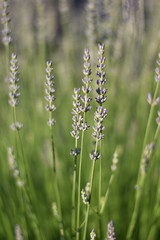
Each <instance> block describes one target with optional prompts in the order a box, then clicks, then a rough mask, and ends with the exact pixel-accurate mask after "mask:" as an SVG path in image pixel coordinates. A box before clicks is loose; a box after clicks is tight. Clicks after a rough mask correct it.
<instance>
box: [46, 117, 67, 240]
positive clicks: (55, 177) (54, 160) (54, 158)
mask: <svg viewBox="0 0 160 240" xmlns="http://www.w3.org/2000/svg"><path fill="white" fill-rule="evenodd" d="M51 116H52V113H50V116H49V117H50V119H51ZM50 130H51V146H52V160H53V180H54V192H55V196H56V202H57V208H58V214H59V230H60V236H61V240H63V239H65V238H64V225H63V220H62V207H61V199H60V193H59V186H58V181H57V174H56V156H55V147H54V138H53V126H51V128H50Z"/></svg>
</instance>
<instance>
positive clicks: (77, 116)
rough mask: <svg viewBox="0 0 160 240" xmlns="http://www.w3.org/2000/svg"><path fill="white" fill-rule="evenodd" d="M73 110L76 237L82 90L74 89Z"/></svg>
mask: <svg viewBox="0 0 160 240" xmlns="http://www.w3.org/2000/svg"><path fill="white" fill-rule="evenodd" d="M72 97H73V109H72V115H73V117H72V120H73V124H72V128H73V130H72V131H71V136H72V137H73V138H74V139H75V145H74V149H71V155H72V156H73V157H74V169H73V186H72V237H74V235H75V230H76V209H75V204H76V177H77V156H78V155H79V154H80V148H78V140H79V139H80V131H81V129H82V122H83V117H82V105H81V102H80V99H81V95H80V88H74V94H73V96H72Z"/></svg>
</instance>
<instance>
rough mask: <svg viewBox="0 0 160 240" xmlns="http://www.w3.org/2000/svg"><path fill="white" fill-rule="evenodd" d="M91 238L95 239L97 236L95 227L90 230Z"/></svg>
mask: <svg viewBox="0 0 160 240" xmlns="http://www.w3.org/2000/svg"><path fill="white" fill-rule="evenodd" d="M90 238H91V239H90V240H94V239H95V238H96V232H95V229H94V228H93V229H92V231H91V232H90Z"/></svg>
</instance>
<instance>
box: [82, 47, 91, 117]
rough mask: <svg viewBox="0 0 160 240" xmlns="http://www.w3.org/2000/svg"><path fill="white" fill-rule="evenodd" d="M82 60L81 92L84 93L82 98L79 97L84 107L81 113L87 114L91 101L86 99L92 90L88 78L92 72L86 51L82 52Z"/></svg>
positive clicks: (87, 51)
mask: <svg viewBox="0 0 160 240" xmlns="http://www.w3.org/2000/svg"><path fill="white" fill-rule="evenodd" d="M83 59H84V65H83V66H84V69H83V74H84V78H83V79H82V82H83V84H84V85H83V86H82V92H83V93H84V96H81V100H82V102H83V105H84V107H83V112H88V111H90V109H91V105H90V101H91V100H92V98H91V97H88V93H90V92H91V90H92V87H91V86H90V83H91V82H92V79H91V78H90V75H91V73H92V71H91V64H90V62H89V60H90V54H89V50H88V49H85V50H84V55H83Z"/></svg>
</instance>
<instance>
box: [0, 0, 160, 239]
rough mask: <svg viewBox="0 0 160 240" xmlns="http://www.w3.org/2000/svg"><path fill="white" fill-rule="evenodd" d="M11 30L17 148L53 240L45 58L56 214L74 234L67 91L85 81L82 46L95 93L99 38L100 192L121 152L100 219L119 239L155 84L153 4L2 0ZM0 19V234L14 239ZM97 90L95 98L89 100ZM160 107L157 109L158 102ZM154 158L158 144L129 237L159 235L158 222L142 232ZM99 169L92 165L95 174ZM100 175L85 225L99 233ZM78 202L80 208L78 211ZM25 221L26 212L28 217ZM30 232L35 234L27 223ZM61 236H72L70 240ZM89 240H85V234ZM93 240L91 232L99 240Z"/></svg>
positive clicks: (159, 19)
mask: <svg viewBox="0 0 160 240" xmlns="http://www.w3.org/2000/svg"><path fill="white" fill-rule="evenodd" d="M8 4H9V8H8V10H9V16H10V18H11V21H10V22H9V28H10V30H11V36H12V43H11V45H10V53H11V52H16V53H17V56H18V61H19V73H20V89H21V96H20V104H19V105H18V107H17V116H18V119H19V120H20V121H21V122H23V129H22V131H21V135H22V141H23V145H24V152H25V156H26V159H27V161H28V164H29V170H30V174H31V178H32V182H33V186H34V191H35V195H34V197H33V199H32V208H33V209H34V210H35V212H36V214H37V218H38V220H39V227H40V229H41V231H42V233H43V237H44V239H59V230H58V224H57V222H56V220H55V219H54V218H53V213H52V201H53V199H54V193H53V191H52V180H51V173H52V161H51V147H50V139H49V136H50V135H49V134H50V133H49V129H48V126H47V118H48V116H47V112H46V111H45V100H44V88H45V86H44V82H45V67H46V66H45V62H46V60H52V61H53V68H54V76H55V86H56V108H57V110H56V113H55V118H56V122H57V123H56V126H55V130H54V135H55V139H56V141H55V148H56V155H57V159H58V163H57V172H58V179H59V184H60V195H61V198H62V211H63V218H64V224H65V228H66V231H67V232H68V234H70V231H71V226H70V225H71V219H70V217H71V189H72V173H73V159H72V157H71V156H70V150H71V148H73V146H74V140H73V139H72V137H71V135H70V132H71V130H72V115H71V111H72V94H73V88H74V87H81V85H82V82H81V79H82V77H83V74H82V69H83V50H84V48H86V47H88V48H89V49H90V52H91V63H92V69H93V80H94V81H93V89H95V83H96V76H95V73H96V62H97V43H99V42H103V43H104V44H105V55H106V76H107V88H108V100H107V103H106V107H107V109H108V117H107V119H106V121H105V139H104V141H103V145H102V147H103V163H102V167H103V172H102V183H103V185H102V192H103V194H105V190H106V187H107V186H108V181H109V178H110V175H111V170H110V166H111V161H112V156H113V153H114V151H115V149H118V152H119V165H118V169H117V172H116V174H115V179H114V182H113V184H112V188H111V191H110V197H109V200H108V205H107V207H106V209H105V213H104V215H103V239H104V238H105V235H106V226H107V223H108V221H110V220H111V219H112V220H113V221H114V223H115V229H116V236H117V239H125V236H126V232H127V228H128V224H129V221H130V218H131V214H132V211H133V206H134V197H135V184H136V178H137V172H138V167H139V159H140V155H141V149H142V145H143V138H144V133H145V129H146V124H147V119H148V113H149V105H148V103H147V94H148V92H151V93H153V92H154V89H155V80H154V76H155V73H154V69H155V67H156V60H157V56H158V51H159V43H160V27H159V23H160V1H159V0H152V1H151V0H135V1H134V0H99V1H98V0H89V1H84V0H83V1H82V0H74V1H73V0H72V1H71V0H70V1H69V0H68V1H67V0H52V1H51V0H46V1H45V0H34V1H33V0H28V1H25V0H14V1H8ZM2 28H3V24H2V23H1V25H0V178H1V180H0V219H1V222H2V224H0V239H14V237H15V234H14V229H15V225H16V224H20V225H21V226H22V231H23V221H22V216H21V212H20V210H19V207H18V206H19V203H18V200H17V192H16V191H17V190H16V185H15V183H14V177H13V176H12V172H11V170H10V168H9V164H8V156H7V148H8V146H12V145H13V146H15V135H14V132H12V131H11V129H10V125H11V123H12V121H13V120H12V117H13V116H12V109H11V108H10V106H9V104H8V80H7V78H8V75H7V70H6V69H7V67H6V49H5V47H4V45H3V43H2V31H1V30H2ZM95 94H96V93H95V90H94V91H93V94H92V98H93V99H94V96H95ZM95 108H96V103H95V102H94V101H93V107H92V112H91V114H90V116H88V122H89V124H90V125H91V126H92V125H93V114H94V110H95ZM156 110H158V107H157V108H156ZM155 118H156V112H155V116H154V119H153V121H152V128H151V131H150V135H149V138H150V141H151V140H152V138H153V135H154V131H155V129H156V122H155ZM91 134H92V128H90V129H89V131H88V133H87V134H86V140H85V141H86V144H85V150H84V156H85V158H84V165H83V177H82V186H83V187H84V185H85V183H86V181H88V178H89V175H90V168H91V161H90V159H89V153H90V151H91V150H92V148H93V140H92V138H91ZM159 159H160V154H159V151H158V149H156V151H155V154H154V161H153V163H151V167H150V168H149V172H148V175H147V179H146V184H145V188H144V193H143V198H142V204H141V211H140V213H141V214H140V216H139V218H138V220H137V225H136V231H135V239H137V240H138V239H141V240H144V239H148V240H149V239H155V240H156V239H157V240H158V239H159V238H160V221H159V219H160V218H158V220H157V221H156V222H155V223H154V224H155V225H154V226H155V227H154V235H153V237H152V238H148V236H149V232H150V229H151V226H152V218H153V209H154V205H155V203H156V199H157V198H156V196H157V191H158V189H159V187H160V184H159V185H158V181H159V170H160V163H159ZM97 173H98V170H97ZM96 182H98V174H96V176H95V181H94V197H93V199H95V201H93V206H92V211H91V217H90V220H89V230H91V229H92V228H93V227H94V228H95V230H96V231H97V232H98V224H97V222H98V220H97V216H96V214H95V209H96V201H97V200H96V195H97V191H98V190H97V188H96ZM84 211H85V208H84V209H83V210H82V214H81V215H82V216H84ZM26 218H27V217H26ZM27 229H28V238H29V239H35V236H34V232H33V229H32V226H31V224H30V222H29V220H28V219H27ZM67 239H70V238H69V237H68V238H67ZM88 239H89V238H88ZM97 239H98V238H97Z"/></svg>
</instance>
